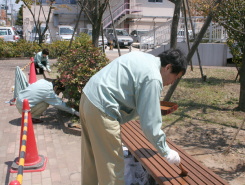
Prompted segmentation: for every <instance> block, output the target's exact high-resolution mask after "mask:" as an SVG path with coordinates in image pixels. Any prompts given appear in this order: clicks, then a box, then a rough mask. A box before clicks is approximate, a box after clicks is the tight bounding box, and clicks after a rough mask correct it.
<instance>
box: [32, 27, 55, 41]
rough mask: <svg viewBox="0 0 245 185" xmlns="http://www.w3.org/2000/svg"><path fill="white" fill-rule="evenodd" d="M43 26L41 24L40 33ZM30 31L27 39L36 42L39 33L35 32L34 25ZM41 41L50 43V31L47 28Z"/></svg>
mask: <svg viewBox="0 0 245 185" xmlns="http://www.w3.org/2000/svg"><path fill="white" fill-rule="evenodd" d="M44 28H45V27H43V26H41V33H43V30H44ZM29 33H30V37H29V41H31V42H38V41H39V35H38V33H37V30H36V27H34V28H33V29H32V31H31V32H29ZM43 42H44V43H48V44H50V43H51V40H50V32H49V30H48V29H47V31H46V33H45V35H44V38H43Z"/></svg>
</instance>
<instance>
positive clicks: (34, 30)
mask: <svg viewBox="0 0 245 185" xmlns="http://www.w3.org/2000/svg"><path fill="white" fill-rule="evenodd" d="M44 29H45V27H41V33H43V30H44ZM36 32H37V29H36V27H34V28H33V29H32V33H36Z"/></svg>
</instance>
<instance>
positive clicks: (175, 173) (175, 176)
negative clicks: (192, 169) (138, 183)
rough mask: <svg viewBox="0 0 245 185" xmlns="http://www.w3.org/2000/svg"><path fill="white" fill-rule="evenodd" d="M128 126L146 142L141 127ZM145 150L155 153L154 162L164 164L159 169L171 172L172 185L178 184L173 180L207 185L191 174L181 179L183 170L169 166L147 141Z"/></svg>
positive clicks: (132, 123)
mask: <svg viewBox="0 0 245 185" xmlns="http://www.w3.org/2000/svg"><path fill="white" fill-rule="evenodd" d="M129 125H130V127H131V128H129ZM127 126H128V129H130V130H131V131H132V132H138V134H140V136H138V137H141V138H142V137H144V139H145V140H146V138H145V136H144V135H143V131H142V130H141V129H139V127H138V126H139V125H138V124H137V123H134V122H130V123H129V124H127ZM133 129H134V130H133ZM142 135H143V136H142ZM132 137H134V136H132ZM134 139H135V138H134ZM144 148H149V149H151V150H153V151H154V154H155V158H157V159H156V161H154V162H155V163H158V164H159V163H160V164H162V166H160V167H159V168H161V169H162V171H165V170H167V171H168V172H170V174H171V179H172V180H170V182H171V183H174V184H176V183H175V182H173V179H177V181H178V182H179V183H180V184H200V185H202V184H206V183H204V182H202V181H200V179H198V178H197V177H196V176H194V175H192V174H190V175H189V177H180V176H179V174H180V173H181V170H180V169H179V167H177V166H176V165H171V164H169V163H168V162H167V161H166V160H165V158H164V157H162V156H161V155H160V154H159V153H158V152H157V150H156V149H155V148H154V146H153V145H152V144H151V143H150V142H149V141H148V140H147V142H145V146H144ZM148 168H149V167H148ZM172 169H173V170H174V171H173V170H172Z"/></svg>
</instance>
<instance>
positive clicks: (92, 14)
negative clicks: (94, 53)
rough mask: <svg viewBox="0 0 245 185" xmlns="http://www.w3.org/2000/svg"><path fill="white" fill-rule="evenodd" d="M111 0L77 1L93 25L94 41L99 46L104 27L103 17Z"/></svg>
mask: <svg viewBox="0 0 245 185" xmlns="http://www.w3.org/2000/svg"><path fill="white" fill-rule="evenodd" d="M109 1H110V0H78V1H77V3H78V4H79V6H80V7H81V9H83V10H84V12H85V14H86V16H87V18H88V20H89V22H90V23H91V25H92V43H93V45H94V46H95V47H98V41H99V36H100V32H101V28H102V17H103V13H104V12H105V10H106V8H107V6H108V3H109Z"/></svg>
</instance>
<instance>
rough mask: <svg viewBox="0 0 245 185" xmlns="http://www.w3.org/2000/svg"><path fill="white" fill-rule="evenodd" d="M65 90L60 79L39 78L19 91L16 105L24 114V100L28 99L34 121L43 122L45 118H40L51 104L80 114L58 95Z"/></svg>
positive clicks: (77, 114)
mask: <svg viewBox="0 0 245 185" xmlns="http://www.w3.org/2000/svg"><path fill="white" fill-rule="evenodd" d="M64 90H65V88H64V87H63V86H62V84H61V83H60V82H59V81H58V80H55V81H53V82H52V83H51V82H49V81H47V80H44V79H41V80H38V81H37V82H35V83H33V84H31V85H29V86H28V87H27V88H25V89H24V90H21V91H20V92H19V95H18V97H17V101H16V107H17V109H18V111H19V113H20V114H22V104H23V100H24V99H28V102H29V105H30V109H31V114H32V122H33V123H42V122H43V120H41V119H40V116H41V115H42V113H43V112H44V111H46V110H47V108H48V107H49V105H52V106H54V107H55V108H57V109H60V110H62V111H66V112H68V113H70V114H75V115H76V116H79V113H78V112H77V111H76V110H75V109H73V108H70V107H68V106H67V105H66V103H65V102H63V101H62V99H61V98H59V97H58V95H59V93H60V92H62V91H64Z"/></svg>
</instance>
